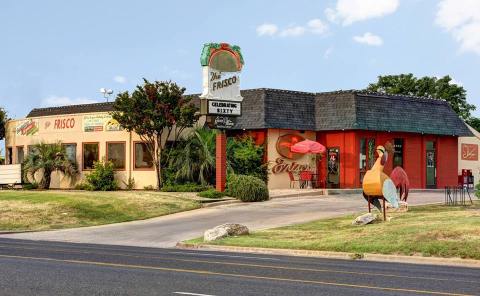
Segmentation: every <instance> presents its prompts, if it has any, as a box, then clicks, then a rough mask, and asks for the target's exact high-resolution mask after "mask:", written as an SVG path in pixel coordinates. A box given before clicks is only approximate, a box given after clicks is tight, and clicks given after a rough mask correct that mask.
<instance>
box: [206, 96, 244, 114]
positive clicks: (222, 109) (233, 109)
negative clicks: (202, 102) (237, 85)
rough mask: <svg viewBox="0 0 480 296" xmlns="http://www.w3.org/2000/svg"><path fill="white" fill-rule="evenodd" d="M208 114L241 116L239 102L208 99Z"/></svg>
mask: <svg viewBox="0 0 480 296" xmlns="http://www.w3.org/2000/svg"><path fill="white" fill-rule="evenodd" d="M208 114H209V115H228V116H241V115H242V107H241V105H240V102H229V101H216V100H208Z"/></svg>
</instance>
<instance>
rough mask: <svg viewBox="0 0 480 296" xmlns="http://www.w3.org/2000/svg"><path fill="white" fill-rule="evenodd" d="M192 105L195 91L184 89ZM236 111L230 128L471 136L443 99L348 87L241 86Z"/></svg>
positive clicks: (38, 112) (70, 110)
mask: <svg viewBox="0 0 480 296" xmlns="http://www.w3.org/2000/svg"><path fill="white" fill-rule="evenodd" d="M190 96H192V97H193V102H194V103H195V104H196V105H198V104H199V97H198V94H195V95H190ZM242 96H243V98H244V100H243V103H242V116H241V117H238V118H237V122H236V124H235V126H234V129H264V128H281V129H295V130H313V131H327V130H352V129H361V130H378V131H392V132H394V131H397V132H415V133H424V134H438V135H455V136H471V135H472V133H471V132H470V130H469V129H468V128H467V126H466V125H465V123H464V122H463V120H462V119H460V118H459V117H458V115H457V114H456V113H455V112H454V111H453V110H452V108H451V107H450V105H449V104H448V103H447V102H446V101H444V100H437V99H430V98H419V97H413V96H403V95H390V94H381V93H365V92H362V91H356V90H348V91H335V92H324V93H308V92H298V91H288V90H279V89H269V88H259V89H250V90H243V91H242ZM109 111H113V103H111V102H110V103H106V102H105V103H96V104H85V105H72V106H64V107H51V108H38V109H33V110H32V111H31V112H30V113H29V114H28V116H27V117H40V116H48V115H65V114H76V113H91V112H109Z"/></svg>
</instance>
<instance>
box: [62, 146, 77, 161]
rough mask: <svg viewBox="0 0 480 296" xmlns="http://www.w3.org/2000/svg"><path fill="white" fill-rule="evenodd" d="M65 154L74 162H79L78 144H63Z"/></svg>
mask: <svg viewBox="0 0 480 296" xmlns="http://www.w3.org/2000/svg"><path fill="white" fill-rule="evenodd" d="M62 146H63V148H64V149H65V156H66V157H67V159H68V160H70V161H71V162H72V163H77V144H63V145H62Z"/></svg>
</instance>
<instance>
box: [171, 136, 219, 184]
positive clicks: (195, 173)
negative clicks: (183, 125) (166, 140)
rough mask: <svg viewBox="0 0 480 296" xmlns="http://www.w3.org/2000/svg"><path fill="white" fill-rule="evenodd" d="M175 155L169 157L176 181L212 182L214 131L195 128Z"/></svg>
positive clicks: (213, 170)
mask: <svg viewBox="0 0 480 296" xmlns="http://www.w3.org/2000/svg"><path fill="white" fill-rule="evenodd" d="M182 146H183V147H181V149H179V151H178V153H177V155H176V156H175V157H172V158H171V167H172V168H174V170H175V171H176V173H175V178H176V180H177V181H188V182H195V183H200V184H203V185H207V184H209V183H210V184H211V183H213V177H214V173H215V131H213V130H211V129H207V128H196V129H194V130H193V131H192V133H190V134H189V135H188V137H187V138H186V139H185V142H184V145H182Z"/></svg>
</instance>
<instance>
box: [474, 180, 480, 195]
mask: <svg viewBox="0 0 480 296" xmlns="http://www.w3.org/2000/svg"><path fill="white" fill-rule="evenodd" d="M475 196H476V197H477V198H479V199H480V183H478V184H477V185H475Z"/></svg>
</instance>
